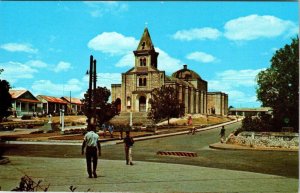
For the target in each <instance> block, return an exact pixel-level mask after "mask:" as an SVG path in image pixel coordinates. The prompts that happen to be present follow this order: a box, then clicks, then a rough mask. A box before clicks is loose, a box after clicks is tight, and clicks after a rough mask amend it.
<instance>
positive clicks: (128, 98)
mask: <svg viewBox="0 0 300 193" xmlns="http://www.w3.org/2000/svg"><path fill="white" fill-rule="evenodd" d="M126 105H127V108H128V109H130V107H131V98H130V97H127V103H126Z"/></svg>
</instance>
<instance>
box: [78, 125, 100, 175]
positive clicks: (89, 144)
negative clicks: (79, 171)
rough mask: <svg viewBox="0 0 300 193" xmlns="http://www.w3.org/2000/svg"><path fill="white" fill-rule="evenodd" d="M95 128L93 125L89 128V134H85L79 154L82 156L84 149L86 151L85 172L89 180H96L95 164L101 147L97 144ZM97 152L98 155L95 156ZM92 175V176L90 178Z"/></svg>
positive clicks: (97, 138)
mask: <svg viewBox="0 0 300 193" xmlns="http://www.w3.org/2000/svg"><path fill="white" fill-rule="evenodd" d="M95 131H96V128H95V126H94V125H91V127H90V128H89V132H87V133H86V134H85V136H84V140H83V143H82V147H81V154H82V155H83V154H84V149H86V152H85V157H86V166H87V172H88V174H89V178H92V177H93V176H94V178H97V173H96V170H97V163H98V155H99V156H101V146H100V142H99V135H98V134H97V133H95ZM97 150H98V155H97ZM92 162H93V171H92ZM92 174H93V176H92Z"/></svg>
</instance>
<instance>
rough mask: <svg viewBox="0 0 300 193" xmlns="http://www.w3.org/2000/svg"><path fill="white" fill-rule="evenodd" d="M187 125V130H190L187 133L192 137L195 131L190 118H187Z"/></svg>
mask: <svg viewBox="0 0 300 193" xmlns="http://www.w3.org/2000/svg"><path fill="white" fill-rule="evenodd" d="M187 124H188V126H189V128H190V132H189V133H192V135H194V134H195V132H196V129H195V127H194V126H193V119H192V116H189V118H188V121H187ZM189 133H188V134H189Z"/></svg>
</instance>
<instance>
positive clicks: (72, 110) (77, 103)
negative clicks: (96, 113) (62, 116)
mask: <svg viewBox="0 0 300 193" xmlns="http://www.w3.org/2000/svg"><path fill="white" fill-rule="evenodd" d="M61 99H62V100H64V101H66V102H67V103H68V106H67V111H66V113H67V114H69V115H77V114H81V113H82V106H83V104H82V102H81V100H80V99H78V98H72V97H66V96H64V97H61Z"/></svg>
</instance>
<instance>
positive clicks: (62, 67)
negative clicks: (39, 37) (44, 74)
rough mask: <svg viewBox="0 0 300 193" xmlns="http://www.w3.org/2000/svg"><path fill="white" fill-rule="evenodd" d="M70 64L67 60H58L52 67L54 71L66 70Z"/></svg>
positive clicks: (69, 67)
mask: <svg viewBox="0 0 300 193" xmlns="http://www.w3.org/2000/svg"><path fill="white" fill-rule="evenodd" d="M71 68H72V66H71V64H70V63H68V62H64V61H60V62H59V63H58V64H57V65H56V66H55V67H54V69H53V71H54V72H62V71H64V72H66V71H68V70H69V69H71Z"/></svg>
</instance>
